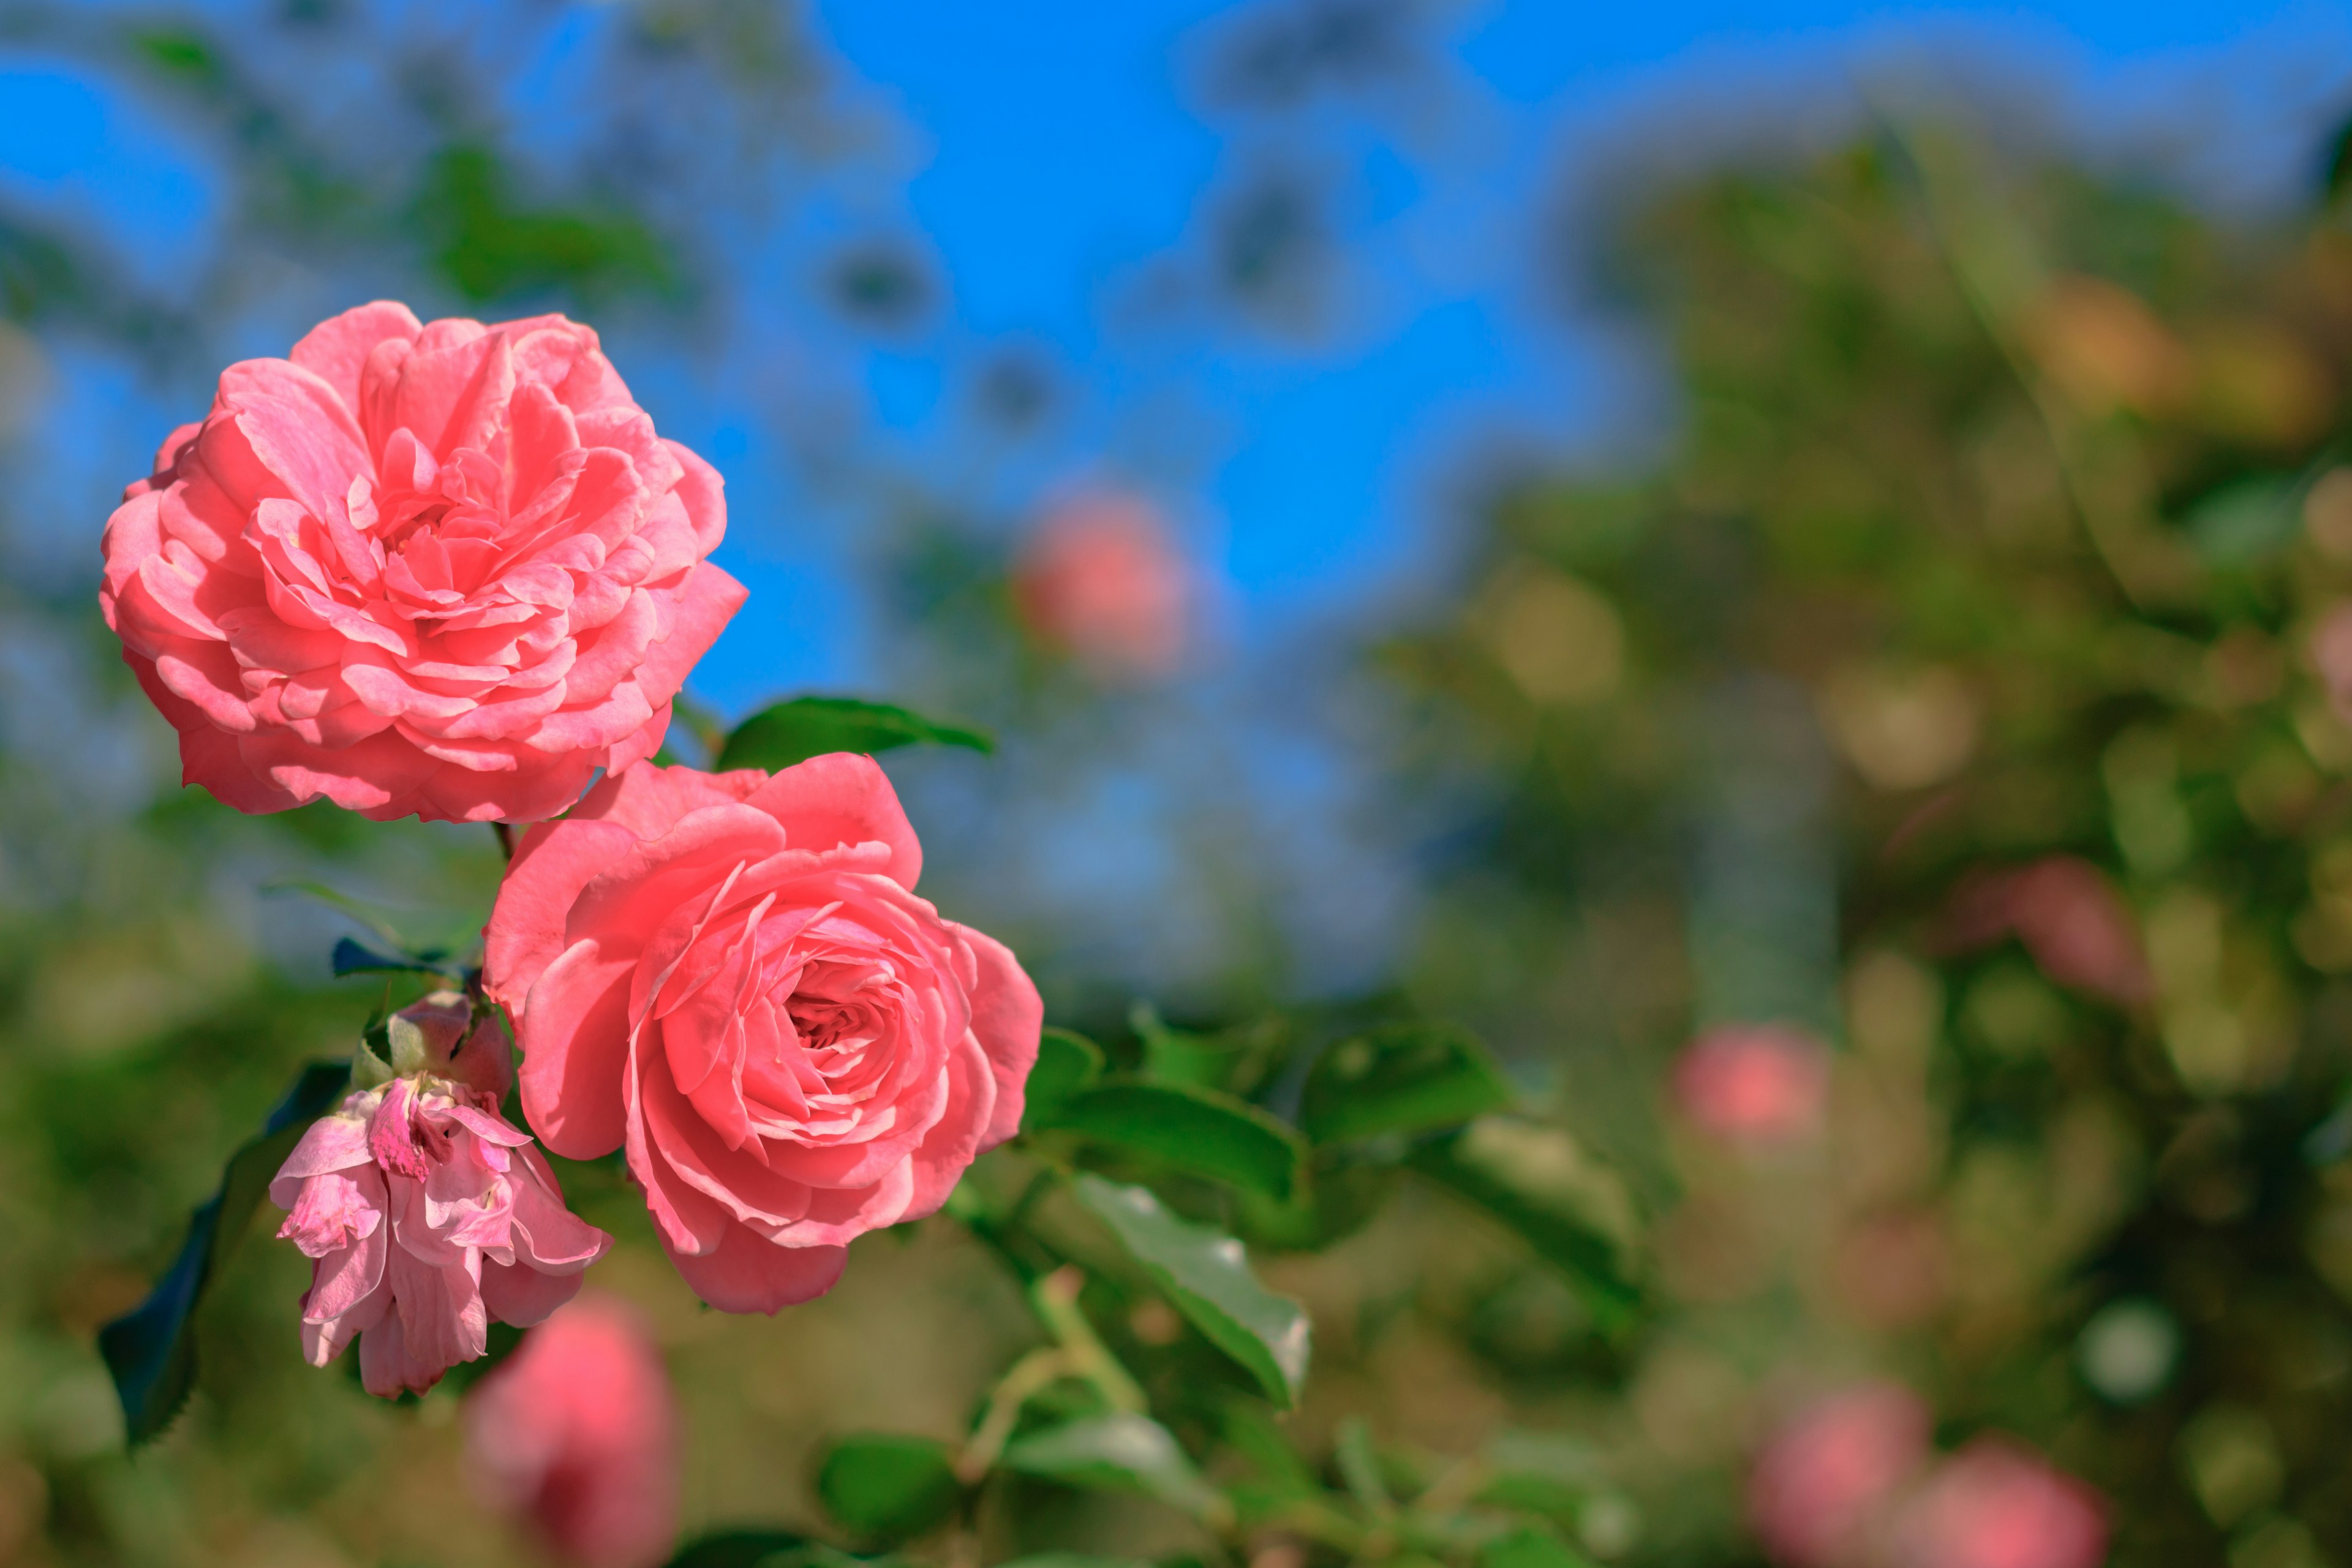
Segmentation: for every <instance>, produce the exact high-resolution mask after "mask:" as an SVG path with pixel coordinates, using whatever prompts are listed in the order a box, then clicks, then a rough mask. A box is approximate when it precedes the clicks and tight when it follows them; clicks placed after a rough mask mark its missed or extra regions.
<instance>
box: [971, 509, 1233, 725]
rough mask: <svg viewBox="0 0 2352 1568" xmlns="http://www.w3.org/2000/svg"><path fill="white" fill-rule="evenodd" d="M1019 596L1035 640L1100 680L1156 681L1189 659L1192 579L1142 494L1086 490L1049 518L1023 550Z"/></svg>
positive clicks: (1017, 575) (1016, 576) (1016, 582)
mask: <svg viewBox="0 0 2352 1568" xmlns="http://www.w3.org/2000/svg"><path fill="white" fill-rule="evenodd" d="M1013 603H1014V605H1015V606H1016V607H1017V608H1018V609H1019V611H1020V613H1021V618H1022V622H1023V624H1024V625H1025V626H1027V627H1028V628H1029V630H1030V632H1031V633H1032V634H1033V635H1034V636H1035V637H1037V638H1038V639H1039V640H1041V641H1043V642H1045V643H1047V644H1050V645H1052V646H1053V647H1058V648H1061V649H1063V650H1064V651H1066V652H1067V653H1070V654H1072V655H1074V656H1076V658H1078V659H1079V660H1080V661H1082V662H1083V663H1085V664H1087V665H1088V666H1090V667H1092V668H1094V669H1095V670H1096V671H1097V672H1098V673H1100V674H1103V675H1106V676H1110V677H1114V678H1139V679H1154V678H1159V677H1163V676H1167V675H1170V674H1171V673H1173V672H1174V670H1175V668H1176V667H1177V665H1178V664H1179V663H1181V661H1182V659H1183V657H1184V644H1185V641H1186V638H1187V635H1188V634H1189V632H1190V630H1191V625H1190V622H1191V617H1192V572H1191V569H1190V568H1189V567H1188V566H1187V565H1186V564H1185V562H1184V558H1183V556H1182V555H1181V554H1180V553H1179V552H1177V549H1176V546H1175V544H1174V542H1172V541H1171V539H1170V538H1169V537H1168V531H1167V529H1166V527H1165V526H1164V525H1163V524H1162V523H1161V522H1160V514H1159V513H1158V511H1156V510H1153V508H1152V507H1151V506H1150V504H1149V503H1148V502H1146V501H1144V500H1140V499H1139V498H1137V497H1135V496H1130V495H1122V494H1118V493H1115V492H1102V491H1095V492H1088V493H1087V494H1083V495H1079V496H1076V497H1075V498H1073V499H1071V500H1067V501H1066V502H1064V503H1063V504H1062V505H1061V506H1059V507H1057V508H1056V509H1055V510H1053V511H1052V512H1050V513H1048V514H1047V516H1046V518H1045V521H1043V522H1042V523H1040V524H1039V525H1038V527H1037V530H1036V531H1035V532H1034V533H1033V534H1031V535H1030V537H1029V540H1028V542H1027V544H1026V545H1025V546H1024V548H1023V551H1022V553H1021V559H1020V562H1019V563H1018V564H1017V565H1016V566H1015V567H1014V569H1013Z"/></svg>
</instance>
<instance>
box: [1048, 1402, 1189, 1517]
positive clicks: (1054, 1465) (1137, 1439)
mask: <svg viewBox="0 0 2352 1568" xmlns="http://www.w3.org/2000/svg"><path fill="white" fill-rule="evenodd" d="M1003 1467H1004V1468H1006V1469H1009V1470H1018V1471H1020V1472H1021V1473H1022V1474H1024V1475H1031V1476H1043V1477H1045V1479H1048V1480H1055V1481H1060V1482H1062V1483H1063V1484H1064V1485H1066V1486H1073V1487H1085V1488H1087V1489H1092V1490H1096V1491H1118V1492H1137V1493H1140V1494H1141V1495H1143V1496H1145V1497H1150V1498H1157V1499H1159V1500H1160V1501H1161V1502H1164V1503H1167V1504H1168V1505H1169V1506H1171V1508H1177V1509H1181V1510H1183V1511H1184V1512H1186V1513H1189V1514H1191V1515H1192V1516H1193V1517H1194V1518H1196V1519H1202V1518H1208V1517H1211V1516H1214V1515H1218V1514H1221V1513H1222V1512H1223V1510H1224V1500H1223V1498H1221V1497H1219V1496H1218V1495H1217V1493H1216V1491H1215V1490H1214V1489H1213V1488H1211V1487H1210V1485H1209V1483H1208V1482H1206V1481H1204V1480H1202V1479H1201V1472H1200V1471H1199V1470H1198V1469H1195V1468H1193V1465H1192V1458H1190V1457H1189V1456H1188V1455H1186V1453H1185V1452H1184V1450H1183V1449H1182V1447H1179V1446H1178V1444H1177V1442H1176V1439H1175V1438H1174V1437H1172V1436H1170V1435H1169V1432H1168V1428H1166V1427H1165V1426H1161V1425H1160V1423H1159V1422H1157V1421H1154V1420H1152V1419H1151V1418H1150V1416H1148V1415H1135V1414H1133V1413H1132V1412H1129V1411H1124V1410H1121V1411H1115V1412H1113V1413H1111V1414H1110V1415H1090V1416H1087V1417H1086V1418H1084V1419H1082V1420H1077V1421H1072V1422H1068V1423H1066V1424H1065V1425H1063V1426H1051V1427H1048V1428H1046V1429H1045V1430H1044V1431H1042V1432H1033V1433H1031V1434H1029V1435H1028V1436H1024V1437H1017V1438H1015V1439H1013V1442H1011V1443H1010V1444H1008V1445H1006V1447H1005V1449H1004V1458H1003Z"/></svg>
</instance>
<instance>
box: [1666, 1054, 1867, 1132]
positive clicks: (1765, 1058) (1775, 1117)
mask: <svg viewBox="0 0 2352 1568" xmlns="http://www.w3.org/2000/svg"><path fill="white" fill-rule="evenodd" d="M1674 1087H1675V1104H1676V1105H1677V1106H1679V1107H1680V1108H1681V1110H1682V1112H1683V1114H1684V1115H1685V1116H1687V1117H1689V1118H1690V1120H1691V1121H1693V1122H1694V1123H1696V1125H1697V1126H1698V1128H1699V1130H1700V1131H1704V1132H1706V1133H1708V1134H1710V1135H1711V1136H1713V1137H1717V1138H1720V1139H1724V1140H1726V1141H1727V1142H1735V1143H1745V1144H1749V1145H1752V1146H1755V1147H1759V1148H1763V1147H1770V1146H1775V1145H1780V1144H1786V1143H1792V1142H1799V1141H1801V1140H1802V1139H1805V1138H1807V1137H1810V1136H1811V1135H1812V1133H1814V1132H1815V1131H1818V1130H1819V1129H1820V1127H1821V1124H1822V1113H1823V1111H1824V1110H1825V1109H1826V1107H1827V1104H1828V1100H1829V1089H1830V1063H1829V1050H1828V1048H1827V1047H1824V1046H1823V1045H1822V1043H1821V1042H1820V1041H1819V1040H1817V1039H1815V1038H1814V1037H1812V1036H1811V1035H1809V1034H1807V1033H1805V1032H1804V1031H1803V1030H1801V1029H1797V1028H1792V1027H1790V1026H1788V1025H1785V1024H1727V1025H1724V1026H1719V1027H1717V1028H1713V1029H1709V1030H1708V1031H1707V1032H1706V1034H1704V1035H1701V1036H1700V1037H1698V1039H1697V1040H1696V1041H1695V1042H1694V1043H1693V1044H1692V1045H1691V1047H1690V1048H1689V1049H1687V1050H1685V1052H1683V1055H1682V1059H1681V1060H1680V1061H1678V1062H1676V1063H1675V1079H1674Z"/></svg>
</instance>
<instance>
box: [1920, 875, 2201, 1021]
mask: <svg viewBox="0 0 2352 1568" xmlns="http://www.w3.org/2000/svg"><path fill="white" fill-rule="evenodd" d="M1953 921H1954V924H1955V926H1956V927H1957V931H1956V935H1957V938H1958V942H1959V943H1960V945H1962V946H1964V947H1973V946H1979V945H1981V944H1983V943H1985V942H1996V941H1999V940H2000V938H2001V937H2002V936H2004V935H2008V934H2010V933H2012V932H2013V933H2015V935H2016V937H2017V940H2018V941H2019V942H2022V943H2023V944H2024V946H2025V951H2026V952H2028V953H2029V954H2031V955H2032V959H2033V962H2034V963H2035V965H2036V966H2037V967H2039V968H2040V969H2041V971H2042V973H2044V974H2046V975H2048V976H2049V977H2050V978H2051V979H2053V980H2054V981H2056V982H2057V983H2058V984H2061V985H2066V986H2071V987H2073V988H2074V989H2075V990H2077V991H2088V992H2091V993H2093V994H2096V995H2100V996H2105V997H2107V998H2108V999H2110V1000H2111V1001H2116V1002H2122V1003H2126V1004H2129V1003H2137V1002H2144V1001H2146V1000H2147V997H2148V995H2149V994H2150V992H2152V991H2153V990H2154V989H2155V985H2154V982H2153V980H2152V979H2151V977H2150V976H2149V973H2148V968H2147V955H2146V953H2145V952H2143V951H2142V950H2141V947H2140V940H2139V927H2138V922H2137V921H2135V920H2134V919H2133V918H2132V913H2131V910H2129V909H2127V908H2126V907H2125V904H2124V901H2123V899H2122V898H2121V896H2119V895H2118V894H2117V893H2116V890H2115V889H2114V888H2113V887H2112V886H2111V885H2110V884H2109V883H2108V881H2107V879H2106V877H2105V874H2104V873H2103V872H2101V871H2100V869H2099V868H2097V867H2096V866H2094V865H2092V864H2091V863H2090V862H2089V861H2088V860H2084V859H2082V858H2079V857H2077V856H2073V855H2053V856H2050V857H2049V858H2045V859H2041V860H2036V861H2034V862H2033V863H2032V865H2030V866H2025V867H2022V868H2019V869H2017V870H2014V871H2006V872H2000V873H1996V874H1994V875H1992V876H1990V877H1986V878H1983V879H1979V880H1977V881H1975V882H1974V883H1972V884H1970V885H1969V886H1968V887H1966V888H1964V889H1961V892H1960V894H1959V897H1958V899H1957V900H1955V904H1954V909H1953Z"/></svg>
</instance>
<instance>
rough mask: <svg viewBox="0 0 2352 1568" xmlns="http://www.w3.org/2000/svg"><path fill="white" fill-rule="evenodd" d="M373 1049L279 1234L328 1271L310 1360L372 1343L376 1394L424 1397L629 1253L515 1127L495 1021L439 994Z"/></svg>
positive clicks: (315, 1133) (364, 1361)
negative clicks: (621, 1251) (571, 1204)
mask: <svg viewBox="0 0 2352 1568" xmlns="http://www.w3.org/2000/svg"><path fill="white" fill-rule="evenodd" d="M384 1033H385V1040H384V1048H383V1052H382V1053H381V1054H379V1053H378V1052H377V1051H376V1050H375V1049H373V1047H363V1048H362V1052H361V1054H360V1058H359V1067H358V1068H357V1069H355V1071H354V1075H353V1076H354V1079H355V1080H356V1081H357V1082H358V1083H359V1084H360V1085H361V1087H359V1088H357V1089H354V1090H353V1091H352V1093H351V1094H350V1095H349V1096H347V1097H346V1098H345V1099H344V1100H343V1103H342V1104H341V1106H340V1107H339V1108H338V1109H336V1110H333V1111H331V1112H330V1113H329V1114H327V1115H325V1116H322V1117H320V1119H319V1120H318V1121H314V1122H312V1123H311V1124H310V1131H307V1132H305V1133H304V1134H303V1135H302V1141H301V1142H299V1143H297V1144H296V1145H295V1146H294V1152H292V1153H291V1154H289V1155H288V1156H287V1159H286V1163H285V1164H284V1165H282V1166H280V1167H279V1169H278V1174H277V1176H276V1178H275V1179H274V1180H272V1181H271V1182H270V1184H269V1201H270V1202H272V1203H274V1204H276V1205H278V1207H279V1208H281V1209H284V1210H286V1211H287V1215H286V1223H285V1224H284V1225H283V1226H280V1227H279V1228H278V1235H279V1236H280V1237H284V1238H285V1239H287V1240H289V1241H291V1242H293V1243H294V1245H295V1246H297V1247H300V1248H301V1249H302V1251H303V1253H304V1255H305V1256H307V1257H309V1258H311V1259H313V1260H314V1261H313V1264H312V1268H311V1270H310V1291H309V1293H308V1294H306V1295H305V1296H304V1297H303V1298H302V1351H303V1354H304V1355H305V1356H306V1357H307V1358H308V1359H309V1361H310V1364H311V1365H313V1366H324V1365H326V1364H327V1363H329V1362H331V1361H332V1360H333V1359H334V1358H335V1356H336V1355H337V1354H339V1353H340V1352H341V1351H342V1348H343V1347H344V1346H345V1345H347V1344H349V1343H350V1342H352V1336H354V1335H357V1336H359V1341H360V1380H361V1382H362V1383H363V1384H365V1385H366V1387H367V1391H368V1392H369V1393H370V1394H383V1395H384V1396H386V1397H387V1398H388V1397H390V1396H392V1395H394V1394H399V1393H400V1392H402V1391H403V1390H406V1391H408V1392H410V1393H414V1394H422V1393H424V1392H425V1390H427V1389H429V1388H431V1387H432V1386H433V1385H434V1384H436V1383H438V1382H439V1381H440V1380H441V1374H442V1373H444V1372H446V1371H447V1370H448V1369H449V1368H450V1367H452V1366H454V1365H456V1364H457V1363H459V1362H463V1361H471V1360H473V1359H474V1358H475V1357H477V1356H478V1355H480V1354H481V1353H482V1352H483V1351H484V1350H485V1349H487V1348H488V1331H489V1321H490V1320H491V1319H492V1318H496V1319H498V1320H499V1321H501V1322H508V1323H514V1324H517V1325H528V1324H531V1323H536V1322H539V1321H541V1320H542V1319H544V1318H545V1317H546V1316H547V1315H548V1314H549V1313H550V1312H552V1311H553V1310H555V1309H556V1308H558V1307H560V1306H562V1304H563V1303H564V1302H566V1301H568V1300H571V1299H572V1295H573V1293H574V1292H575V1291H577V1290H578V1289H580V1274H581V1271H582V1270H583V1269H584V1268H587V1267H588V1265H590V1264H591V1263H593V1262H594V1261H595V1260H596V1259H597V1258H601V1257H603V1256H604V1252H605V1250H606V1249H607V1248H609V1247H611V1246H612V1245H613V1238H612V1237H609V1236H606V1235H605V1234H604V1232H603V1231H601V1230H598V1229H596V1228H595V1227H594V1226H591V1225H587V1224H584V1223H583V1222H582V1221H581V1220H579V1219H577V1218H575V1217H574V1216H573V1215H572V1213H571V1211H570V1210H568V1209H566V1208H565V1207H564V1206H563V1192H562V1188H561V1187H559V1186H558V1185H557V1184H556V1180H555V1173H554V1172H553V1171H551V1170H550V1169H549V1168H548V1164H547V1159H546V1157H545V1156H544V1155H542V1154H541V1153H540V1152H539V1151H538V1150H537V1149H535V1148H533V1147H532V1146H531V1141H530V1133H528V1132H525V1131H521V1130H520V1129H519V1128H517V1127H515V1126H514V1125H513V1124H512V1123H510V1122H509V1121H507V1120H506V1119H505V1118H504V1117H502V1116H500V1115H499V1100H500V1099H502V1098H503V1097H504V1095H505V1093H506V1089H507V1087H508V1085H509V1083H510V1082H511V1081H512V1073H511V1068H509V1065H508V1057H509V1047H508V1045H507V1037H506V1030H505V1029H504V1028H503V1027H502V1026H500V1025H499V1021H498V1018H497V1016H496V1015H495V1014H493V1013H492V1012H491V1011H490V1010H489V1009H488V1008H487V1007H485V1008H479V1009H477V1008H475V1007H474V1006H473V1005H471V1004H470V1003H468V1002H467V999H466V998H465V997H463V996H461V995H458V994H456V993H455V992H439V993H436V994H434V995H431V996H427V997H426V998H425V1000H423V1001H421V1002H419V1003H417V1004H416V1005H414V1006H412V1007H407V1008H404V1009H402V1010H401V1011H400V1012H399V1013H396V1014H394V1016H392V1018H391V1019H390V1020H388V1021H387V1026H386V1028H385V1031H384Z"/></svg>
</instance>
